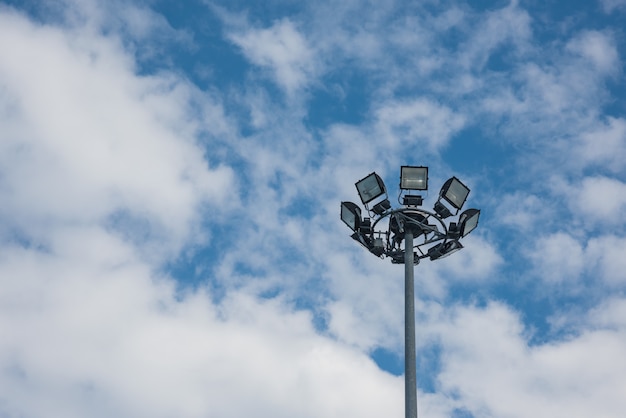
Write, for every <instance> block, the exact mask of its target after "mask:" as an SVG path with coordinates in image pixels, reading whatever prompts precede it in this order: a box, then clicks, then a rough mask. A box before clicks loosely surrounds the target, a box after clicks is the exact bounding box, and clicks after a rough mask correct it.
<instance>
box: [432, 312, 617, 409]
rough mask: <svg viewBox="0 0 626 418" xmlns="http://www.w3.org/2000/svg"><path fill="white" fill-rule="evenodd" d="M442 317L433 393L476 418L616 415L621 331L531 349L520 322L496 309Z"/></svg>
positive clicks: (599, 330)
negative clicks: (440, 349)
mask: <svg viewBox="0 0 626 418" xmlns="http://www.w3.org/2000/svg"><path fill="white" fill-rule="evenodd" d="M603 313H604V310H603ZM599 315H601V314H600V313H599ZM448 318H449V319H446V320H443V321H441V322H440V323H437V325H435V327H436V328H435V329H437V335H439V337H440V338H441V341H442V344H443V353H442V372H441V374H440V376H439V381H438V384H439V385H440V386H439V389H440V390H441V392H443V393H448V394H450V395H449V396H458V397H460V398H461V399H463V404H464V405H465V407H466V408H467V410H468V411H469V412H471V413H472V414H474V415H475V416H511V417H530V416H533V417H535V416H536V417H546V418H547V417H553V416H556V415H561V414H566V415H567V416H573V417H585V416H590V415H594V416H606V417H617V416H619V414H621V411H622V409H623V408H624V400H623V397H622V394H621V393H622V388H623V384H622V382H621V380H622V378H621V376H622V374H623V373H624V372H625V371H626V362H625V361H623V360H622V356H621V355H620V354H619V353H620V352H621V351H622V350H624V349H625V348H626V347H624V341H625V339H624V330H623V329H619V330H616V329H612V328H604V327H601V328H595V329H593V328H590V329H586V330H584V331H583V332H581V334H580V335H577V336H575V337H573V338H571V339H568V340H563V341H555V342H552V343H549V344H544V345H538V346H531V347H529V346H528V340H527V335H526V333H525V330H524V328H523V326H522V325H521V322H520V319H519V316H518V315H517V314H516V313H514V312H512V311H510V310H509V309H508V308H507V307H505V306H503V305H501V304H497V303H491V304H489V305H488V306H486V307H485V308H473V307H464V308H459V309H455V310H453V311H452V313H451V314H450V316H449V317H448ZM589 353H593V355H591V356H590V355H589Z"/></svg>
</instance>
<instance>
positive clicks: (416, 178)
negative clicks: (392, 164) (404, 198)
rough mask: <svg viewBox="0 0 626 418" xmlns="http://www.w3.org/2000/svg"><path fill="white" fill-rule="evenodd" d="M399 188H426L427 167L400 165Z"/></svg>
mask: <svg viewBox="0 0 626 418" xmlns="http://www.w3.org/2000/svg"><path fill="white" fill-rule="evenodd" d="M400 188H401V189H403V190H427V189H428V167H414V166H409V165H403V166H402V167H400Z"/></svg>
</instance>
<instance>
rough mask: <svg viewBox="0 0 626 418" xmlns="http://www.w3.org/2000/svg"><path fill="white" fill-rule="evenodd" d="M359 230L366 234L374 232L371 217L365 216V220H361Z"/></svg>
mask: <svg viewBox="0 0 626 418" xmlns="http://www.w3.org/2000/svg"><path fill="white" fill-rule="evenodd" d="M359 232H360V233H361V234H363V235H365V236H368V235H371V234H372V221H371V220H370V218H363V220H361V225H360V226H359Z"/></svg>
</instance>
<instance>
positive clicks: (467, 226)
mask: <svg viewBox="0 0 626 418" xmlns="http://www.w3.org/2000/svg"><path fill="white" fill-rule="evenodd" d="M479 217H480V210H478V209H468V210H466V211H465V212H463V213H462V214H461V217H460V218H459V219H460V222H461V236H462V237H465V236H466V235H468V234H469V233H470V232H472V231H473V230H474V229H476V227H477V226H478V218H479Z"/></svg>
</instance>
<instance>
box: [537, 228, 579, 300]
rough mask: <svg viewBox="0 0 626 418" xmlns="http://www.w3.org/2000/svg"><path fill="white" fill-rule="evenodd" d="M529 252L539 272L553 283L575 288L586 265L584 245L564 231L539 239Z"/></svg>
mask: <svg viewBox="0 0 626 418" xmlns="http://www.w3.org/2000/svg"><path fill="white" fill-rule="evenodd" d="M527 252H528V256H529V258H530V259H531V260H532V262H533V265H534V266H535V269H536V272H537V274H538V275H540V277H542V278H543V279H544V280H545V281H546V282H548V283H552V284H561V283H563V282H565V284H566V286H571V287H572V288H573V287H574V285H575V284H576V283H577V282H578V280H579V278H580V275H581V274H582V272H583V269H584V266H585V260H584V249H583V246H582V245H581V244H580V243H579V242H578V240H576V239H575V238H574V237H572V236H571V235H568V234H566V233H562V232H559V233H555V234H552V235H548V236H545V237H541V238H539V239H537V240H536V241H535V243H534V245H532V247H531V248H529V249H528V250H527Z"/></svg>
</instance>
